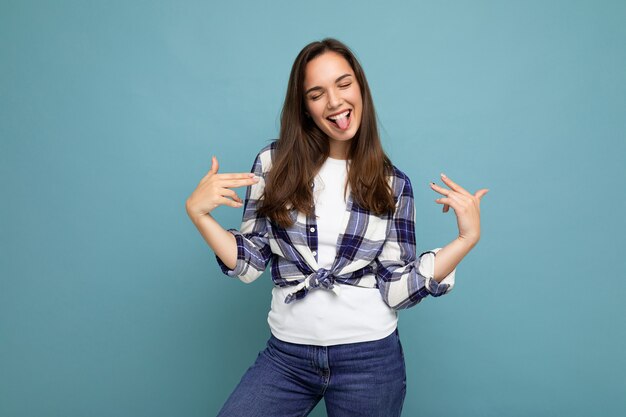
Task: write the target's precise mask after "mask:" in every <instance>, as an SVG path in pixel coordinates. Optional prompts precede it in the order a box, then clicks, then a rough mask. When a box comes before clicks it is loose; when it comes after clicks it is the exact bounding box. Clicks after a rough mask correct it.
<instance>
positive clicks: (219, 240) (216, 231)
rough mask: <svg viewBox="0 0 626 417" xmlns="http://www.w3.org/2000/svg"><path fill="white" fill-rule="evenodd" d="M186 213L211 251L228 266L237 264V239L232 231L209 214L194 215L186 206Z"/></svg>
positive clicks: (231, 266)
mask: <svg viewBox="0 0 626 417" xmlns="http://www.w3.org/2000/svg"><path fill="white" fill-rule="evenodd" d="M187 214H188V215H189V218H190V219H191V221H192V222H193V224H194V225H195V226H196V228H197V229H198V231H199V232H200V234H201V235H202V237H203V238H204V240H205V241H206V243H208V245H209V246H210V247H211V249H213V252H215V254H216V255H217V256H219V258H220V259H221V260H222V262H224V264H226V266H228V267H229V268H230V269H235V265H236V264H237V241H236V239H235V236H233V234H232V233H229V232H227V231H226V229H224V228H223V227H222V226H221V225H220V224H219V223H218V222H217V220H215V219H214V218H213V216H211V215H210V214H205V215H194V214H193V213H190V211H189V207H187Z"/></svg>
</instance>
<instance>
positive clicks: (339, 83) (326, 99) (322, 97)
mask: <svg viewBox="0 0 626 417" xmlns="http://www.w3.org/2000/svg"><path fill="white" fill-rule="evenodd" d="M304 91H305V93H304V101H305V104H306V108H307V111H308V112H309V114H310V115H311V118H312V119H313V121H314V122H315V124H316V125H317V126H318V127H319V128H320V129H321V130H322V132H324V133H326V135H327V136H328V138H329V140H330V141H331V148H332V147H336V146H337V145H347V144H348V142H349V141H350V140H351V139H352V138H353V137H354V135H355V134H356V132H357V130H358V129H359V126H360V125H361V114H362V109H363V101H362V98H361V88H360V87H359V83H358V82H357V79H356V77H355V75H354V71H353V70H352V67H350V64H349V63H348V61H346V59H345V58H344V57H343V56H341V55H340V54H338V53H336V52H325V53H323V54H322V55H319V56H317V57H315V58H314V59H312V60H311V61H309V62H308V63H307V65H306V67H305V76H304ZM346 111H348V113H347V115H346ZM337 116H339V117H337ZM331 117H332V118H333V119H335V121H332V120H331ZM333 142H335V143H334V144H333ZM341 142H343V143H341ZM339 147H340V148H344V149H345V146H339Z"/></svg>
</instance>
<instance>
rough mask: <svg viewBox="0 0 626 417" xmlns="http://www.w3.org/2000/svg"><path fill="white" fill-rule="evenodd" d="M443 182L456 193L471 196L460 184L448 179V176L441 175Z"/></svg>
mask: <svg viewBox="0 0 626 417" xmlns="http://www.w3.org/2000/svg"><path fill="white" fill-rule="evenodd" d="M441 180H442V181H443V182H445V183H446V185H447V186H448V187H450V188H452V189H453V190H454V191H458V192H459V193H463V194H468V195H469V194H470V193H469V192H468V191H467V190H466V189H465V188H463V187H461V186H460V185H459V184H457V183H455V182H454V181H452V180H451V179H450V178H448V177H446V174H444V173H443V172H442V173H441Z"/></svg>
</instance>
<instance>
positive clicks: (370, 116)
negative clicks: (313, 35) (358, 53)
mask: <svg viewBox="0 0 626 417" xmlns="http://www.w3.org/2000/svg"><path fill="white" fill-rule="evenodd" d="M328 51H333V52H336V53H338V54H340V55H341V56H343V57H344V58H345V59H346V61H348V63H349V64H350V66H351V67H352V70H353V71H354V75H355V77H356V79H357V82H358V83H359V87H360V89H361V97H362V100H363V105H362V108H363V114H362V117H361V125H360V126H359V129H358V130H357V132H356V133H355V135H354V137H353V138H352V140H351V141H350V146H349V149H348V159H350V160H351V162H350V165H349V169H348V180H347V182H346V187H345V189H344V195H345V193H346V192H347V186H348V184H350V188H351V192H352V197H353V203H354V204H358V206H360V207H361V208H363V209H367V210H369V211H371V212H373V213H375V214H377V215H385V214H388V213H391V214H392V213H393V212H394V211H395V201H394V196H393V190H392V189H391V186H390V185H389V183H388V179H387V178H386V177H387V176H388V175H392V174H393V165H392V163H391V160H390V159H389V157H388V156H387V155H386V154H385V152H384V150H383V148H382V145H381V142H380V137H379V134H378V126H377V123H376V111H375V109H374V103H373V101H372V94H371V92H370V89H369V86H368V84H367V79H366V78H365V73H364V72H363V68H362V67H361V65H360V64H359V62H358V60H357V59H356V57H355V55H354V54H353V53H352V51H351V50H350V49H349V48H348V47H347V46H346V45H345V44H343V43H342V42H340V41H339V40H337V39H334V38H325V39H323V40H321V41H315V42H311V43H309V44H308V45H306V46H305V47H304V48H303V49H302V50H301V51H300V53H299V54H298V56H297V57H296V59H295V61H294V63H293V66H292V68H291V74H290V76H289V84H288V86H287V93H286V96H285V101H284V104H283V108H282V111H281V125H280V135H279V138H278V140H277V141H276V149H275V150H274V156H273V161H272V167H271V169H270V171H269V172H268V174H267V176H266V179H265V189H264V192H263V199H262V200H260V201H259V203H260V204H259V205H258V206H257V213H258V215H260V216H267V217H268V218H269V219H270V220H272V221H274V222H275V223H277V224H279V225H280V226H282V227H285V228H286V227H289V226H291V225H292V224H293V218H292V217H291V216H290V215H289V210H291V209H297V210H298V211H300V212H302V213H305V214H306V215H313V214H314V211H315V208H314V206H313V190H312V187H311V184H312V183H313V180H314V178H315V176H316V175H317V173H318V171H319V169H320V167H321V166H322V164H323V163H324V161H325V160H326V158H327V157H328V155H329V152H330V145H329V140H328V137H327V136H326V134H325V133H324V132H323V131H322V130H320V128H319V127H318V126H317V125H316V124H315V122H314V121H313V119H312V118H309V117H307V116H306V114H305V111H306V106H305V96H304V77H305V68H306V64H307V63H308V62H310V61H311V60H312V59H314V58H316V57H318V56H320V55H322V54H323V53H325V52H328ZM346 164H347V161H346ZM289 205H291V207H289Z"/></svg>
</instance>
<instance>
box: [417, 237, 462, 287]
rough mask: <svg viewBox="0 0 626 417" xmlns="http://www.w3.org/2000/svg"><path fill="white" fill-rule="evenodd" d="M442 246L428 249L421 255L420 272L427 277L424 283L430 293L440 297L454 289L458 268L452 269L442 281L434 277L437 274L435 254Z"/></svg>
mask: <svg viewBox="0 0 626 417" xmlns="http://www.w3.org/2000/svg"><path fill="white" fill-rule="evenodd" d="M440 250H441V248H435V249H431V250H429V251H426V252H424V253H422V254H421V255H420V264H419V268H420V274H421V275H422V276H423V277H424V278H425V280H426V281H425V283H424V285H425V286H426V289H427V290H428V292H429V294H430V295H432V296H433V297H439V296H441V295H444V294H447V293H449V292H450V291H452V288H454V276H455V273H456V268H454V269H453V270H452V272H450V273H449V274H448V275H446V277H445V278H444V279H442V280H441V282H437V280H436V279H435V278H434V276H435V256H436V254H437V252H439V251H440Z"/></svg>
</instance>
